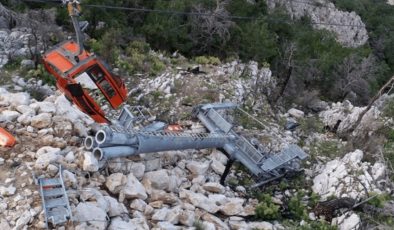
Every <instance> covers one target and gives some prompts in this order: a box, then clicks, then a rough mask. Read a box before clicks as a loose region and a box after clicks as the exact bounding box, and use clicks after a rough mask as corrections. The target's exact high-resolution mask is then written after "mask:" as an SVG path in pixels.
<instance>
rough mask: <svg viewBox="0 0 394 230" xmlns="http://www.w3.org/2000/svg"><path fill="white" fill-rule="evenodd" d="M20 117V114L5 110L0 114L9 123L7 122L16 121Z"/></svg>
mask: <svg viewBox="0 0 394 230" xmlns="http://www.w3.org/2000/svg"><path fill="white" fill-rule="evenodd" d="M20 115H21V114H20V113H18V112H16V111H11V110H5V111H3V112H1V114H0V116H1V117H2V119H3V121H7V122H13V121H15V120H16V119H17V118H18V117H19V116H20Z"/></svg>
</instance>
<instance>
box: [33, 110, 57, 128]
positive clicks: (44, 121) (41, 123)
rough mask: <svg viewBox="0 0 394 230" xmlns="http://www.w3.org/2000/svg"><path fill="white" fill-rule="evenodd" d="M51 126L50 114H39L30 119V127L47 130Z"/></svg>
mask: <svg viewBox="0 0 394 230" xmlns="http://www.w3.org/2000/svg"><path fill="white" fill-rule="evenodd" d="M51 124H52V115H51V114H50V113H41V114H38V115H36V116H34V117H32V118H31V126H33V127H34V128H37V129H42V128H47V127H49V126H50V125H51Z"/></svg>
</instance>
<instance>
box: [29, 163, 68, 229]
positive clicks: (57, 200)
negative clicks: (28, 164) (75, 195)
mask: <svg viewBox="0 0 394 230" xmlns="http://www.w3.org/2000/svg"><path fill="white" fill-rule="evenodd" d="M35 180H36V184H38V185H39V186H40V194H41V199H42V207H43V209H44V214H45V226H46V228H48V223H51V224H52V225H53V226H56V225H58V224H63V223H65V222H67V221H68V220H71V221H72V219H73V217H72V213H71V209H70V203H69V201H68V197H67V193H66V189H65V187H64V182H63V176H62V167H61V165H60V166H59V173H58V176H57V177H55V178H42V177H39V178H35Z"/></svg>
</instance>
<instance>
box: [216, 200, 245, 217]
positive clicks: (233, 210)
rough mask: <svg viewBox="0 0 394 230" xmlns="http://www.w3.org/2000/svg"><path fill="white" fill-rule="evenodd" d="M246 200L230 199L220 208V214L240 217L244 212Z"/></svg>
mask: <svg viewBox="0 0 394 230" xmlns="http://www.w3.org/2000/svg"><path fill="white" fill-rule="evenodd" d="M244 203H245V200H244V199H242V198H228V201H227V202H226V203H225V204H224V205H222V206H220V212H221V213H223V214H224V215H226V216H235V215H239V214H240V213H242V212H243V211H244V208H243V204H244Z"/></svg>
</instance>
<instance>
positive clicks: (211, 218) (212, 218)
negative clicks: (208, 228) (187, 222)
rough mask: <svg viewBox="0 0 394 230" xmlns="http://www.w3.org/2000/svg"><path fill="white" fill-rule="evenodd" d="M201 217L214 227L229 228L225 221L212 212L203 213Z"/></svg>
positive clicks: (227, 229)
mask: <svg viewBox="0 0 394 230" xmlns="http://www.w3.org/2000/svg"><path fill="white" fill-rule="evenodd" d="M202 219H203V220H205V221H207V222H209V223H212V224H214V225H215V227H216V229H226V230H229V229H230V228H229V227H228V225H227V224H226V223H224V222H223V221H222V220H221V219H220V218H218V217H216V216H214V215H212V214H209V213H205V214H204V215H203V216H202Z"/></svg>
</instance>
